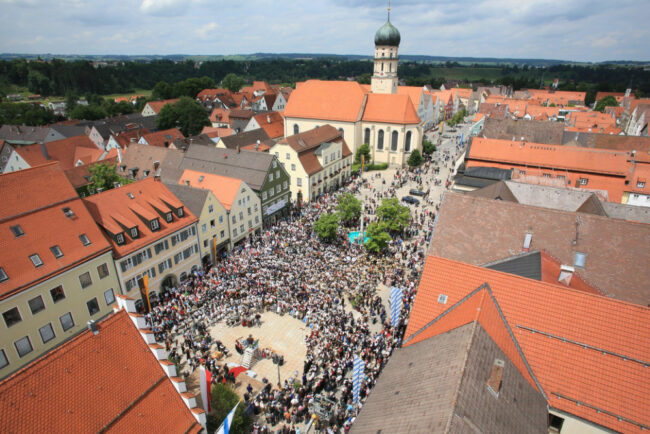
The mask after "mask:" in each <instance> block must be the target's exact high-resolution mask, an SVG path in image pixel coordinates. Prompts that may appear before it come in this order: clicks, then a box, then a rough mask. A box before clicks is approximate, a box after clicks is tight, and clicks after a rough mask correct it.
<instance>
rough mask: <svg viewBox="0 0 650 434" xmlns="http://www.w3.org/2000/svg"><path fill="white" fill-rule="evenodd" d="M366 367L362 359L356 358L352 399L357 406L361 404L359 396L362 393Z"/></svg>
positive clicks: (353, 370) (353, 368) (353, 369)
mask: <svg viewBox="0 0 650 434" xmlns="http://www.w3.org/2000/svg"><path fill="white" fill-rule="evenodd" d="M365 366H366V362H364V361H363V360H362V359H361V357H359V356H354V364H353V367H352V397H353V401H354V403H355V404H357V403H358V402H359V394H360V392H361V380H363V368H364V367H365Z"/></svg>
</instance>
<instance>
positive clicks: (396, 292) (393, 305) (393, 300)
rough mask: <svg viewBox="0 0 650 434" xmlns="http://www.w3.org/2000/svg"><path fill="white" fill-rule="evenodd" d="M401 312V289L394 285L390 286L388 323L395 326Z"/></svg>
mask: <svg viewBox="0 0 650 434" xmlns="http://www.w3.org/2000/svg"><path fill="white" fill-rule="evenodd" d="M401 313H402V289H401V288H398V287H396V286H391V288H390V324H391V325H392V326H393V327H397V325H398V324H399V319H400V315H401Z"/></svg>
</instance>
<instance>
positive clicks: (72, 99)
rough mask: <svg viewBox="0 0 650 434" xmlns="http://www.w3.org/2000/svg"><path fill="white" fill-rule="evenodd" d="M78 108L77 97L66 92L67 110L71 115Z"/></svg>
mask: <svg viewBox="0 0 650 434" xmlns="http://www.w3.org/2000/svg"><path fill="white" fill-rule="evenodd" d="M76 106H77V95H75V94H74V93H73V92H70V91H68V92H66V94H65V109H66V111H67V112H68V113H69V112H71V111H72V110H74V108H75V107H76Z"/></svg>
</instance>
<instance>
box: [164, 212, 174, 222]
mask: <svg viewBox="0 0 650 434" xmlns="http://www.w3.org/2000/svg"><path fill="white" fill-rule="evenodd" d="M165 220H167V223H171V222H172V220H173V217H172V213H170V212H168V213H167V214H165Z"/></svg>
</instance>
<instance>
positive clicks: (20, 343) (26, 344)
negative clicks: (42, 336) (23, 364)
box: [14, 336, 34, 357]
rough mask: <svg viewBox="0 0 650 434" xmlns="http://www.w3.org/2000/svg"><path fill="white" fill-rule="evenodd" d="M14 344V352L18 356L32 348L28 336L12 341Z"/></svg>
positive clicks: (29, 351)
mask: <svg viewBox="0 0 650 434" xmlns="http://www.w3.org/2000/svg"><path fill="white" fill-rule="evenodd" d="M14 346H15V347H16V352H17V353H18V355H19V356H20V357H23V356H26V355H27V354H29V353H31V352H32V350H33V349H34V348H33V347H32V343H31V342H30V341H29V336H25V337H24V338H22V339H18V340H17V341H16V342H14Z"/></svg>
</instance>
